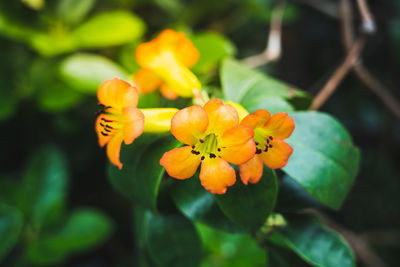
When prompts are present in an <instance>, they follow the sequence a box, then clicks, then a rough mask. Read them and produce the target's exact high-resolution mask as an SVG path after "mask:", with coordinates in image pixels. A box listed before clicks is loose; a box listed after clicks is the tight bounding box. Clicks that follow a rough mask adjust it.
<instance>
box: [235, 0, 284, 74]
mask: <svg viewBox="0 0 400 267" xmlns="http://www.w3.org/2000/svg"><path fill="white" fill-rule="evenodd" d="M284 9H285V1H278V3H277V4H276V7H275V8H274V10H273V11H272V15H271V27H270V30H269V36H268V42H267V45H266V47H265V50H264V51H263V52H261V53H260V54H257V55H254V56H250V57H248V58H245V59H243V60H242V61H243V63H245V64H246V65H248V66H250V67H252V68H255V67H259V66H262V65H265V64H267V63H268V62H270V61H276V60H278V59H279V58H280V56H281V54H282V44H281V39H282V20H283V12H284Z"/></svg>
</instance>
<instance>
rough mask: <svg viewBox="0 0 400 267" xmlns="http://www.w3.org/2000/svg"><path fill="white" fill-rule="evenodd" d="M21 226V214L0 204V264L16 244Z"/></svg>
mask: <svg viewBox="0 0 400 267" xmlns="http://www.w3.org/2000/svg"><path fill="white" fill-rule="evenodd" d="M22 225H23V216H22V214H21V212H20V211H19V210H18V209H16V208H13V207H11V206H8V205H5V204H3V203H0V263H1V261H2V260H3V259H4V258H5V256H7V254H8V253H9V252H10V250H11V249H12V248H13V247H14V245H15V244H16V243H17V241H18V238H19V234H20V232H21V229H22Z"/></svg>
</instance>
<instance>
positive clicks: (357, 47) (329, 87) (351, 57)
mask: <svg viewBox="0 0 400 267" xmlns="http://www.w3.org/2000/svg"><path fill="white" fill-rule="evenodd" d="M364 44H365V39H364V38H363V37H361V38H360V39H358V40H357V41H356V42H355V43H354V44H353V46H352V48H351V49H350V51H349V53H348V54H347V56H346V58H345V60H344V61H343V63H342V64H341V65H340V66H339V68H337V69H336V71H335V72H334V73H333V75H332V76H331V78H330V79H329V80H328V81H327V82H326V84H325V86H324V87H323V88H322V89H321V91H319V93H318V94H317V96H316V97H315V98H314V101H313V103H312V105H311V107H310V109H311V110H317V109H319V108H320V107H321V106H322V105H323V104H324V103H325V102H326V100H328V98H329V97H330V96H331V95H332V94H333V92H334V91H335V90H336V88H337V87H338V85H339V84H340V82H341V81H342V80H343V78H344V77H345V76H346V74H347V73H348V72H349V70H350V69H351V68H352V67H353V66H354V64H356V62H357V60H358V59H359V55H360V53H361V51H362V48H363V47H364Z"/></svg>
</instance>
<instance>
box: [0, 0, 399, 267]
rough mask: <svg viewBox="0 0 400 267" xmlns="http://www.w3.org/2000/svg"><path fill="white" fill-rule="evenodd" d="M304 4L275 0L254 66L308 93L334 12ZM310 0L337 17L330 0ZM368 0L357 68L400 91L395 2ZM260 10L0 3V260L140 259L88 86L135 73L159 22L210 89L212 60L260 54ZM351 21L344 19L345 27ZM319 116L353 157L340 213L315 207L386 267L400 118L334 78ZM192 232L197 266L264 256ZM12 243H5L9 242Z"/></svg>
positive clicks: (331, 37)
mask: <svg viewBox="0 0 400 267" xmlns="http://www.w3.org/2000/svg"><path fill="white" fill-rule="evenodd" d="M309 2H313V1H311V0H310V1H300V0H299V1H287V4H286V7H285V13H284V20H283V21H284V23H283V29H282V35H283V40H282V47H283V54H282V57H281V58H280V59H279V60H278V61H277V62H273V63H269V64H267V65H265V66H263V67H260V68H259V69H260V70H261V71H263V72H266V73H268V74H269V75H271V76H274V77H275V78H278V79H280V80H283V81H285V82H287V83H289V84H293V85H295V86H296V87H298V88H301V89H303V90H306V91H308V92H309V93H310V94H312V95H315V94H316V93H317V92H318V91H319V90H320V89H321V87H322V86H323V85H324V82H325V81H326V80H327V79H328V78H329V76H330V74H331V73H332V72H333V71H334V70H335V68H336V67H337V66H338V65H339V64H340V62H341V59H342V58H343V57H344V55H345V52H344V49H343V46H342V41H341V32H340V23H339V20H338V19H337V18H335V17H331V16H328V15H326V14H324V13H322V12H320V11H319V10H317V9H316V8H314V7H313V6H312V5H309V4H307V3H309ZM314 2H319V1H317V0H316V1H314ZM323 2H326V3H328V4H331V5H329V7H331V9H330V10H332V12H334V14H337V12H338V10H337V5H335V2H336V1H323ZM353 2H355V1H353ZM369 2H370V4H371V11H372V13H373V14H374V16H375V19H376V22H377V27H378V31H377V33H376V34H375V35H373V36H372V37H370V38H369V39H368V40H367V45H366V48H365V49H364V51H363V54H362V55H363V56H362V57H363V63H364V64H365V66H367V68H368V69H369V70H370V71H371V73H373V75H374V76H375V77H378V79H379V80H380V81H381V82H382V83H383V84H384V85H385V86H386V87H388V88H389V90H391V93H392V94H393V95H394V97H396V98H397V99H399V98H400V93H399V91H398V89H399V87H400V76H399V74H398V73H399V70H400V4H399V3H398V2H396V1H389V0H376V1H369ZM273 4H274V1H272V0H242V1H240V0H225V1H215V0H192V1H189V0H180V1H179V0H148V1H146V0H108V1H107V0H51V1H50V0H47V1H46V0H15V1H5V0H2V1H1V2H0V51H1V52H0V54H1V60H0V127H1V135H0V136H1V140H2V146H1V153H0V202H1V203H3V204H1V205H0V216H1V217H0V218H1V221H0V235H4V236H5V235H6V233H19V232H21V235H18V236H17V234H15V235H14V236H13V235H9V234H8V235H7V240H6V242H4V243H3V244H0V249H1V250H0V251H2V254H0V260H1V259H3V264H5V265H4V266H30V265H31V264H39V265H41V264H55V263H58V264H64V265H65V266H77V265H79V266H136V265H137V264H139V262H141V261H142V259H141V256H140V255H139V254H140V253H139V251H140V246H141V245H140V243H138V242H137V240H138V238H139V237H138V233H137V232H135V231H134V230H133V224H134V219H133V216H132V208H133V207H132V204H131V203H130V202H129V201H128V200H127V199H125V198H124V197H122V196H121V195H119V194H118V193H117V192H116V191H115V190H114V189H113V188H112V187H111V185H110V183H109V181H108V179H107V178H106V171H105V170H106V163H107V159H106V156H105V153H104V152H105V151H103V150H102V149H100V148H99V147H98V145H97V137H96V135H95V132H94V120H95V114H94V113H95V112H96V110H97V106H96V103H97V99H96V96H95V93H96V89H97V87H98V85H99V84H100V83H101V82H102V81H103V80H105V79H108V78H112V77H114V76H119V77H121V78H125V79H129V77H130V75H132V74H133V73H134V72H135V71H136V70H137V69H138V65H137V64H136V62H135V60H134V50H135V47H136V46H137V45H138V44H139V43H141V42H143V41H147V40H149V39H150V38H152V37H154V36H155V34H156V33H158V32H159V31H160V30H162V29H164V28H168V27H172V28H175V29H179V30H183V31H185V32H186V33H187V34H188V35H189V36H190V38H191V39H192V40H193V42H194V43H195V45H196V46H197V47H198V48H199V50H200V52H201V53H202V52H204V54H205V55H207V56H206V57H205V59H204V57H203V58H202V59H201V60H200V62H199V63H198V64H197V65H196V66H195V67H194V71H195V72H196V73H197V74H199V77H200V79H201V80H202V82H203V83H205V84H207V88H213V86H219V81H218V78H217V75H216V72H215V65H216V64H217V63H218V62H219V61H220V60H221V59H222V58H223V57H225V56H233V55H234V56H235V57H236V58H239V59H242V58H245V57H248V56H251V55H254V54H257V53H259V52H261V51H262V50H263V49H264V47H265V43H266V40H267V36H268V30H269V24H270V19H271V12H272V7H273ZM319 4H321V3H319ZM319 4H318V3H317V4H316V5H317V6H318V5H319ZM354 4H355V3H353V5H354ZM354 10H356V7H355V6H354ZM335 12H336V13H335ZM356 14H358V13H356ZM359 21H360V17H359V16H358V15H356V16H355V18H354V22H355V23H354V28H355V30H357V29H358V28H357V25H359ZM210 44H212V45H210ZM209 47H213V49H212V50H210V49H209ZM157 97H158V95H152V96H150V97H148V98H145V100H143V102H142V104H141V105H143V106H146V105H148V106H151V105H152V103H154V98H157ZM146 101H148V102H146ZM157 101H158V100H157ZM163 103H164V102H163ZM184 104H185V102H182V105H184ZM163 105H165V106H168V105H170V103H169V102H168V101H167V102H165V103H164V104H163ZM322 110H323V111H326V112H328V113H330V114H332V115H333V116H335V117H336V118H338V119H339V121H341V122H342V123H343V124H344V125H345V126H346V127H347V129H349V131H350V132H351V135H352V137H353V140H354V142H355V144H357V145H358V146H359V147H360V148H361V153H362V161H361V162H362V163H361V164H362V165H361V171H360V173H359V175H358V177H357V179H356V182H355V185H354V187H353V189H352V191H351V193H350V195H349V197H348V199H347V200H346V202H345V204H344V206H343V208H342V209H341V210H340V211H338V212H333V211H330V210H324V211H325V212H326V213H327V214H329V216H331V218H333V219H334V220H335V221H336V222H338V223H339V224H340V225H342V226H344V227H345V228H347V229H350V230H351V231H352V232H354V233H355V234H358V235H360V236H362V237H365V240H368V241H369V242H370V244H371V245H372V249H373V251H374V252H375V253H377V255H378V256H379V257H380V258H381V259H382V260H383V261H384V262H385V263H386V266H396V263H398V262H399V261H400V258H399V256H398V255H399V253H400V244H399V240H400V238H399V229H400V209H399V203H400V194H399V193H398V192H399V190H400V179H399V177H400V168H399V164H398V163H399V161H400V123H399V119H398V118H396V117H395V116H394V115H393V114H392V113H391V112H390V111H389V110H388V108H387V107H386V106H385V105H384V104H383V103H382V102H381V101H380V100H379V99H378V98H377V97H376V96H375V95H374V94H372V93H371V92H370V91H369V90H368V89H366V87H365V85H363V84H362V83H361V82H360V81H359V79H358V78H357V77H356V76H355V75H354V74H350V75H348V77H346V78H345V80H344V81H343V83H342V84H341V85H340V86H339V88H338V90H337V91H336V92H335V94H334V95H333V96H332V97H331V98H330V99H329V101H328V102H327V103H326V105H324V107H323V108H322ZM13 207H18V210H17V209H15V208H13ZM278 207H279V202H278ZM134 209H135V210H137V209H138V208H134ZM137 216H139V215H137ZM137 216H136V217H137ZM171 223H172V222H171ZM85 229H91V230H92V231H91V232H90V235H88V236H87V235H85V234H83V233H87V231H85ZM197 230H198V231H199V233H200V238H201V239H202V240H203V244H204V248H203V254H204V256H203V265H204V266H260V265H262V264H263V262H265V257H266V256H265V254H264V253H263V252H262V250H261V249H260V248H258V247H257V244H256V243H255V241H253V240H252V239H251V238H250V237H249V236H247V235H240V234H235V235H226V234H224V233H222V232H216V231H215V230H213V229H211V228H210V229H209V228H207V227H206V226H203V225H198V226H197ZM11 244H16V246H15V247H14V248H13V249H12V250H10V249H11V247H12V245H11ZM2 246H3V247H2ZM8 247H10V249H8ZM199 249H201V248H199ZM3 251H4V252H3ZM9 252H10V253H9ZM293 266H294V265H293ZM296 266H297V265H296ZM360 266H363V264H362V263H360Z"/></svg>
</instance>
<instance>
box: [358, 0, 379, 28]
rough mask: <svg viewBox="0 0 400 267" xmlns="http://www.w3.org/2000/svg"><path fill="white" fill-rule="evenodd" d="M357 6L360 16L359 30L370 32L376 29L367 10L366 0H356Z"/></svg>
mask: <svg viewBox="0 0 400 267" xmlns="http://www.w3.org/2000/svg"><path fill="white" fill-rule="evenodd" d="M357 4H358V8H359V10H360V14H361V17H362V24H361V30H362V32H363V33H366V34H372V33H375V31H376V25H375V20H374V19H373V17H372V15H371V12H370V11H369V7H368V4H367V2H366V0H357Z"/></svg>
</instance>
